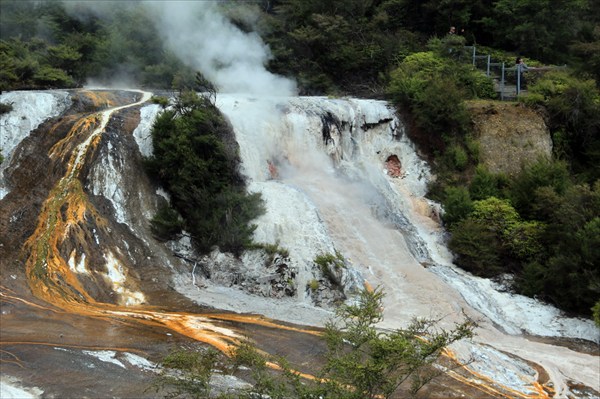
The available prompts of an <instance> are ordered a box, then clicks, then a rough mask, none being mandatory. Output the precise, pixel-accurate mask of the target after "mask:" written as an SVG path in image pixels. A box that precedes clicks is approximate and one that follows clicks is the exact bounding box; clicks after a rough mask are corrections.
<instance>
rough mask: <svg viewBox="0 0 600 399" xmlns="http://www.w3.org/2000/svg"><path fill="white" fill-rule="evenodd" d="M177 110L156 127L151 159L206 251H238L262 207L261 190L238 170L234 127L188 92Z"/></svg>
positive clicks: (152, 169)
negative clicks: (249, 186)
mask: <svg viewBox="0 0 600 399" xmlns="http://www.w3.org/2000/svg"><path fill="white" fill-rule="evenodd" d="M174 109H175V110H169V111H164V112H163V113H162V114H160V115H159V117H158V118H157V119H156V121H155V123H154V125H153V128H152V140H153V145H154V155H153V157H151V158H150V159H149V160H147V166H148V169H149V171H150V172H151V173H152V174H154V175H155V176H157V177H158V178H159V179H160V181H161V182H162V183H163V184H164V186H165V187H166V188H167V190H168V191H169V192H170V194H171V197H172V204H173V206H174V208H175V209H176V210H177V211H178V212H179V214H181V215H182V217H183V218H184V220H185V222H184V228H185V230H187V231H188V232H190V234H191V235H192V237H193V239H194V244H195V245H196V246H197V248H198V249H199V250H201V251H203V252H206V251H209V250H211V248H212V247H213V246H215V245H216V246H219V247H220V249H221V250H222V251H230V252H233V253H236V254H238V253H239V252H240V251H241V250H242V249H244V248H245V247H246V246H248V245H250V244H251V239H252V233H253V231H254V229H255V227H254V226H253V225H252V224H251V223H250V222H251V220H253V219H254V218H256V217H257V216H258V215H260V214H261V213H263V212H264V208H263V204H262V200H261V198H260V195H259V194H248V193H246V190H245V185H244V180H243V178H242V176H241V175H239V172H238V168H237V167H238V164H239V159H238V158H237V151H236V149H235V148H231V147H229V146H228V145H226V144H225V143H232V142H235V140H233V139H232V137H231V135H232V134H233V133H232V132H231V129H230V128H229V126H228V125H227V124H226V123H225V121H224V119H223V118H222V116H221V115H220V114H219V112H218V110H217V109H216V108H215V107H214V106H213V105H211V104H210V103H209V102H208V101H205V100H204V99H202V98H200V97H198V96H196V95H195V94H194V93H193V92H185V93H183V95H182V96H180V97H178V99H177V100H176V104H175V106H174Z"/></svg>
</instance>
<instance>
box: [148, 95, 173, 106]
mask: <svg viewBox="0 0 600 399" xmlns="http://www.w3.org/2000/svg"><path fill="white" fill-rule="evenodd" d="M150 101H151V102H152V103H153V104H158V105H160V106H161V107H163V108H166V107H168V106H169V98H168V97H165V96H152V98H151V99H150Z"/></svg>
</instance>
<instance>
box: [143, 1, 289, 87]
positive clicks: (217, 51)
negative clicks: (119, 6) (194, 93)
mask: <svg viewBox="0 0 600 399" xmlns="http://www.w3.org/2000/svg"><path fill="white" fill-rule="evenodd" d="M143 4H144V5H145V6H146V7H148V9H149V10H150V12H151V14H152V16H153V18H154V20H155V21H156V24H157V29H158V31H159V32H160V33H161V35H162V36H163V38H164V40H165V44H166V45H167V46H168V47H169V49H170V50H171V51H173V53H174V54H175V55H176V56H177V57H179V58H180V59H181V60H182V61H183V62H184V63H185V64H187V65H188V66H190V67H192V68H194V69H196V70H199V71H200V72H202V73H203V74H204V76H206V78H207V79H208V80H210V81H211V82H212V83H213V84H214V85H216V86H217V88H218V91H219V92H222V93H224V92H228V93H246V94H255V95H281V96H288V95H294V94H296V86H295V83H294V82H293V81H291V80H289V79H286V78H284V77H282V76H279V75H274V74H272V73H270V72H269V71H267V70H266V69H265V65H266V63H267V61H268V60H269V58H270V56H271V53H270V51H269V48H268V47H267V46H266V45H265V44H264V42H263V41H262V40H261V38H260V37H259V36H258V35H257V34H255V33H244V32H242V31H241V30H240V29H238V28H237V27H236V26H235V25H233V24H232V23H231V22H230V21H229V20H228V19H226V18H225V17H224V16H223V15H221V14H220V13H219V12H218V10H217V8H216V6H215V5H214V3H213V2H210V1H206V2H205V1H201V2H191V1H160V2H156V1H148V2H144V3H143Z"/></svg>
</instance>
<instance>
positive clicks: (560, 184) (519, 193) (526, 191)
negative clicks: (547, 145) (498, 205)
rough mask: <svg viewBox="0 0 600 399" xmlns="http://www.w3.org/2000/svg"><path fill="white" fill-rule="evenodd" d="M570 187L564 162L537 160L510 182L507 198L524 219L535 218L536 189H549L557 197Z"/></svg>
mask: <svg viewBox="0 0 600 399" xmlns="http://www.w3.org/2000/svg"><path fill="white" fill-rule="evenodd" d="M569 185H570V176H569V171H568V169H567V164H566V163H565V162H564V161H554V160H549V159H544V158H542V159H538V160H537V161H536V162H534V163H533V164H531V165H529V166H526V167H525V168H524V169H523V170H522V171H521V173H519V175H518V176H517V177H516V178H515V179H514V180H513V181H512V182H511V184H510V187H509V192H510V194H509V196H510V198H511V202H512V203H513V204H514V206H515V208H516V209H517V210H518V211H519V213H520V214H521V215H522V216H523V217H525V218H529V217H532V218H533V217H535V212H534V208H535V201H532V198H534V197H535V192H536V190H537V189H539V188H542V187H551V188H552V189H553V190H554V191H555V192H556V193H558V194H559V195H560V194H562V193H564V192H565V190H566V189H567V187H568V186H569Z"/></svg>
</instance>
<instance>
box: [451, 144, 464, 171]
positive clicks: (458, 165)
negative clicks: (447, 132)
mask: <svg viewBox="0 0 600 399" xmlns="http://www.w3.org/2000/svg"><path fill="white" fill-rule="evenodd" d="M446 152H447V153H448V155H449V157H450V159H451V162H452V166H453V167H454V169H455V170H458V171H463V170H465V169H466V168H467V165H468V164H469V155H468V154H467V151H465V149H464V148H462V147H461V146H459V145H456V144H452V145H451V146H450V147H448V149H447V150H446Z"/></svg>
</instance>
